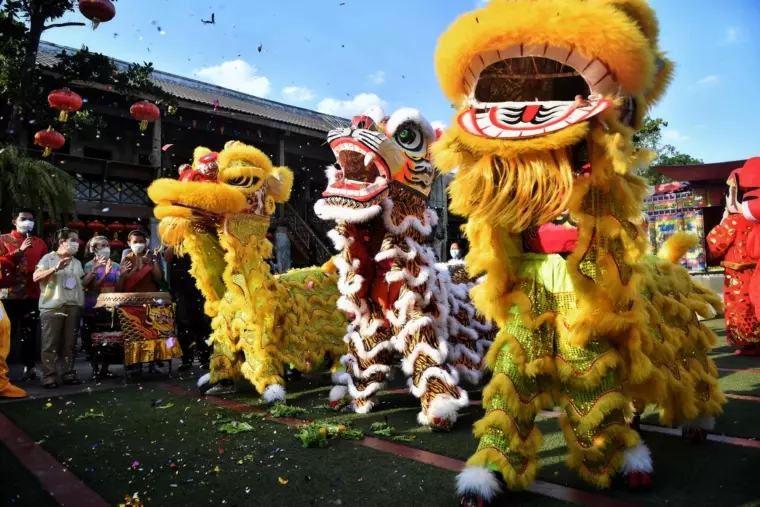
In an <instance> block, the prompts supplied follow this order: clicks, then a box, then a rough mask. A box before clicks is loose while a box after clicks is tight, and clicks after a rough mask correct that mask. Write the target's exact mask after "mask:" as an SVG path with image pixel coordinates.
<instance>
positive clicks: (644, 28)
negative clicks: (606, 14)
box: [607, 0, 660, 49]
mask: <svg viewBox="0 0 760 507" xmlns="http://www.w3.org/2000/svg"><path fill="white" fill-rule="evenodd" d="M607 1H608V2H609V3H610V4H612V5H614V6H615V8H616V9H617V10H619V11H621V12H622V13H623V14H625V15H626V16H628V17H629V18H631V19H632V20H633V21H634V22H635V23H636V24H637V25H638V26H639V29H640V30H641V32H642V33H643V34H644V37H646V38H647V40H648V41H649V45H650V46H652V48H653V49H657V47H658V45H659V43H660V42H659V37H660V25H659V23H658V21H657V16H656V15H655V12H654V9H652V7H650V5H649V3H648V2H647V0H607Z"/></svg>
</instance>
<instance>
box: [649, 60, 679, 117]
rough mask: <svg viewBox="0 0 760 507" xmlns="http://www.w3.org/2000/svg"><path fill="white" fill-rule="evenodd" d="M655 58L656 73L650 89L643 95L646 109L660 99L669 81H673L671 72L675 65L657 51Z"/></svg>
mask: <svg viewBox="0 0 760 507" xmlns="http://www.w3.org/2000/svg"><path fill="white" fill-rule="evenodd" d="M655 58H656V60H655V68H656V72H657V73H656V74H655V76H654V82H653V83H652V87H651V88H650V89H649V90H648V91H647V92H646V93H645V94H644V99H645V100H646V103H647V108H651V107H652V106H653V105H654V104H655V102H657V101H658V100H660V97H662V95H663V94H664V93H665V90H666V89H667V88H668V85H670V81H671V79H673V70H674V69H675V64H674V63H673V61H672V60H671V59H670V58H668V57H666V56H665V53H663V52H661V51H658V52H657V55H656V56H655Z"/></svg>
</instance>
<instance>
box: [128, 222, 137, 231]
mask: <svg viewBox="0 0 760 507" xmlns="http://www.w3.org/2000/svg"><path fill="white" fill-rule="evenodd" d="M124 228H125V229H126V230H128V231H136V230H137V229H139V228H140V224H138V223H137V222H132V223H130V224H127V225H125V226H124Z"/></svg>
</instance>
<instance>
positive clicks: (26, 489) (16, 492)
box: [0, 444, 58, 507]
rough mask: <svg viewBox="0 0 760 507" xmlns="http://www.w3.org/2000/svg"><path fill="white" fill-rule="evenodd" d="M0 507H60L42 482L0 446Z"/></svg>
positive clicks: (7, 450)
mask: <svg viewBox="0 0 760 507" xmlns="http://www.w3.org/2000/svg"><path fill="white" fill-rule="evenodd" d="M0 477H2V483H1V484H2V487H0V505H3V506H9V507H10V506H13V507H58V502H56V501H55V500H53V498H52V497H51V496H50V495H49V494H48V493H47V492H46V491H45V490H43V489H42V486H41V485H40V482H39V481H38V480H37V478H36V477H34V476H33V475H32V473H31V472H29V471H28V470H27V469H26V468H24V467H23V465H22V464H21V462H19V461H18V459H16V456H14V455H13V453H12V452H11V451H10V450H9V449H7V448H6V447H5V446H3V445H2V444H0Z"/></svg>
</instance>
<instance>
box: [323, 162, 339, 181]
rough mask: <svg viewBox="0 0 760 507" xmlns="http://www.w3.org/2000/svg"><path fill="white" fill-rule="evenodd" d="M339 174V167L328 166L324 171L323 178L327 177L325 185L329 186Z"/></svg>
mask: <svg viewBox="0 0 760 507" xmlns="http://www.w3.org/2000/svg"><path fill="white" fill-rule="evenodd" d="M339 172H340V167H336V166H335V165H328V166H327V169H325V176H327V185H328V186H330V185H332V184H333V183H335V180H337V179H338V177H337V174H338V173H339Z"/></svg>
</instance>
